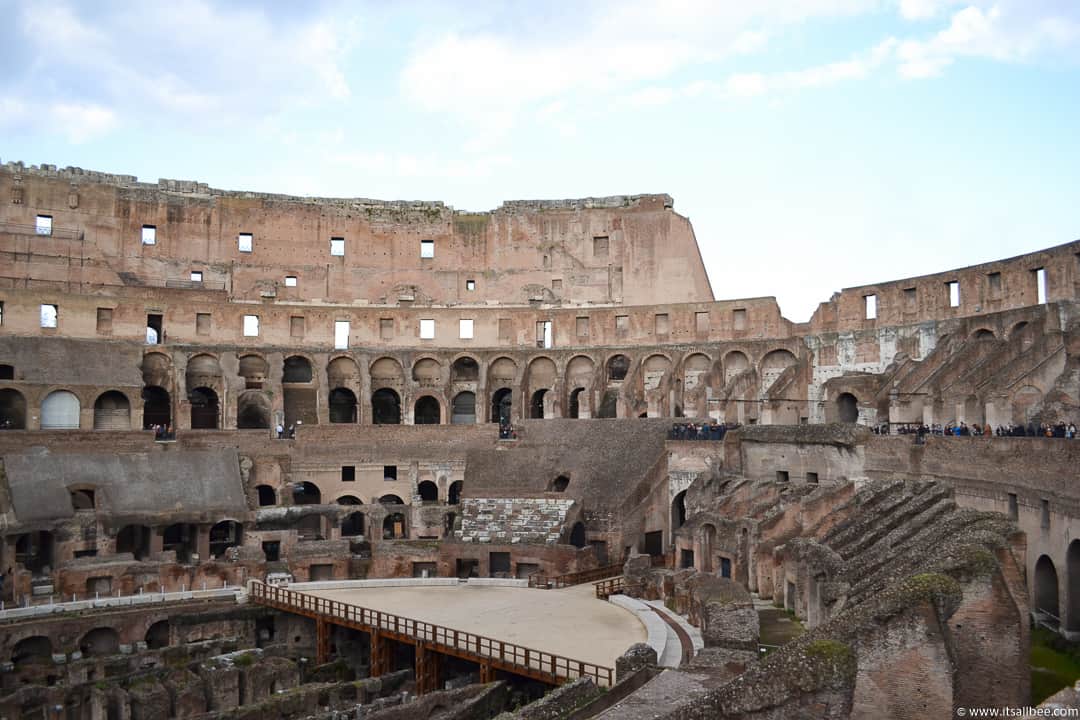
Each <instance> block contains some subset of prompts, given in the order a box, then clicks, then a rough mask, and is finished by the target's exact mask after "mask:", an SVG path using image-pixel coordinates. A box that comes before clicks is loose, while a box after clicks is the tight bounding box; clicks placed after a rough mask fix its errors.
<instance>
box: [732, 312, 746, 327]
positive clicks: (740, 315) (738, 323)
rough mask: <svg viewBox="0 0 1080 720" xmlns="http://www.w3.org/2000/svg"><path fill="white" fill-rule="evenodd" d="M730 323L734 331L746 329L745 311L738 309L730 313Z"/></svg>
mask: <svg viewBox="0 0 1080 720" xmlns="http://www.w3.org/2000/svg"><path fill="white" fill-rule="evenodd" d="M731 322H732V325H733V326H734V328H735V329H736V330H745V329H746V309H745V308H738V309H735V310H732V311H731Z"/></svg>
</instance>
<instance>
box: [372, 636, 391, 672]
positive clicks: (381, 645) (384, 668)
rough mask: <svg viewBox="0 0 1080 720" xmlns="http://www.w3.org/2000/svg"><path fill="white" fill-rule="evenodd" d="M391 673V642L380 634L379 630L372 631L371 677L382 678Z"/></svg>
mask: <svg viewBox="0 0 1080 720" xmlns="http://www.w3.org/2000/svg"><path fill="white" fill-rule="evenodd" d="M388 672H390V642H389V640H387V639H386V638H385V637H383V636H382V635H380V634H379V632H378V631H377V630H372V631H371V670H370V672H369V673H368V674H369V675H370V676H371V677H380V676H382V675H385V674H386V673H388Z"/></svg>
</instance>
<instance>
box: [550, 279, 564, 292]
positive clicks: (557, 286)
mask: <svg viewBox="0 0 1080 720" xmlns="http://www.w3.org/2000/svg"><path fill="white" fill-rule="evenodd" d="M551 289H552V290H554V291H556V292H558V291H560V290H562V280H552V281H551Z"/></svg>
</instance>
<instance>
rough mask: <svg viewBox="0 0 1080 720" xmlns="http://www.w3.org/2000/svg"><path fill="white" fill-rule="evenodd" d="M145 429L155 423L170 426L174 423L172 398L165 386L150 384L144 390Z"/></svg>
mask: <svg viewBox="0 0 1080 720" xmlns="http://www.w3.org/2000/svg"><path fill="white" fill-rule="evenodd" d="M142 401H143V430H149V429H150V428H151V427H153V426H154V425H160V426H162V427H169V426H170V425H172V400H171V399H170V398H169V393H168V391H166V390H165V389H164V388H160V387H158V386H157V385H148V386H146V387H144V388H143V390H142Z"/></svg>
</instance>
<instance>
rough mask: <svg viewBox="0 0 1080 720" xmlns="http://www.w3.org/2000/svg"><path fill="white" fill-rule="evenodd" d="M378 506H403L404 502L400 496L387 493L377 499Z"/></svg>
mask: <svg viewBox="0 0 1080 720" xmlns="http://www.w3.org/2000/svg"><path fill="white" fill-rule="evenodd" d="M379 504H380V505H404V504H405V501H404V500H402V499H401V497H400V496H398V495H394V494H393V493H388V494H386V495H383V496H382V497H380V498H379Z"/></svg>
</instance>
